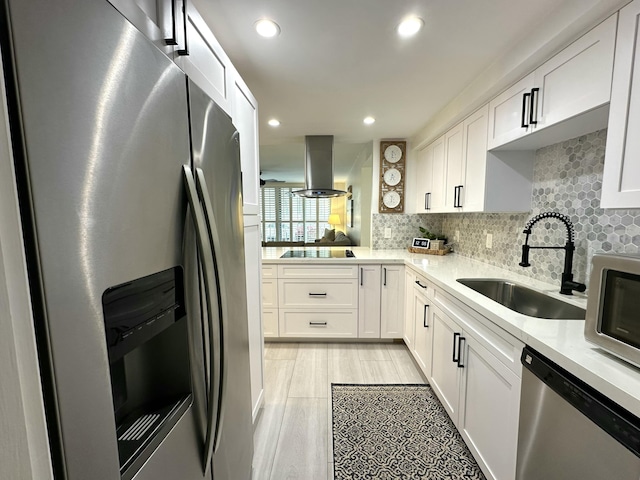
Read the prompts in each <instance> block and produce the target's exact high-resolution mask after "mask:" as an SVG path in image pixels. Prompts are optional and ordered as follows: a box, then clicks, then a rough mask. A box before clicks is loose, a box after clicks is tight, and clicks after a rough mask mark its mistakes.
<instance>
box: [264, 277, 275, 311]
mask: <svg viewBox="0 0 640 480" xmlns="http://www.w3.org/2000/svg"><path fill="white" fill-rule="evenodd" d="M262 306H263V308H278V280H276V279H275V278H273V279H271V280H262Z"/></svg>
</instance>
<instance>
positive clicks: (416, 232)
mask: <svg viewBox="0 0 640 480" xmlns="http://www.w3.org/2000/svg"><path fill="white" fill-rule="evenodd" d="M371 220H372V221H371V238H372V245H371V248H373V249H394V248H407V247H408V246H409V245H411V240H413V239H414V238H416V237H419V236H420V227H424V228H426V229H427V230H429V231H430V232H434V233H441V231H442V215H441V214H436V215H417V214H414V215H407V214H401V213H374V214H373V215H372V219H371ZM386 228H390V229H391V237H390V238H384V231H385V229H386Z"/></svg>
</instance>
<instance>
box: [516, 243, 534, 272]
mask: <svg viewBox="0 0 640 480" xmlns="http://www.w3.org/2000/svg"><path fill="white" fill-rule="evenodd" d="M529 248H530V247H529V245H522V260H521V261H520V263H519V264H518V265H520V266H521V267H530V266H531V264H530V263H529Z"/></svg>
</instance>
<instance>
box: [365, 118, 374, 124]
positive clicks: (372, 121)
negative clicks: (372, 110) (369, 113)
mask: <svg viewBox="0 0 640 480" xmlns="http://www.w3.org/2000/svg"><path fill="white" fill-rule="evenodd" d="M375 121H376V119H375V118H373V117H364V120H363V122H364V124H365V125H371V124H372V123H375Z"/></svg>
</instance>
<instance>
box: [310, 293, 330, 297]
mask: <svg viewBox="0 0 640 480" xmlns="http://www.w3.org/2000/svg"><path fill="white" fill-rule="evenodd" d="M309 296H310V297H326V296H327V294H326V293H309Z"/></svg>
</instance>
